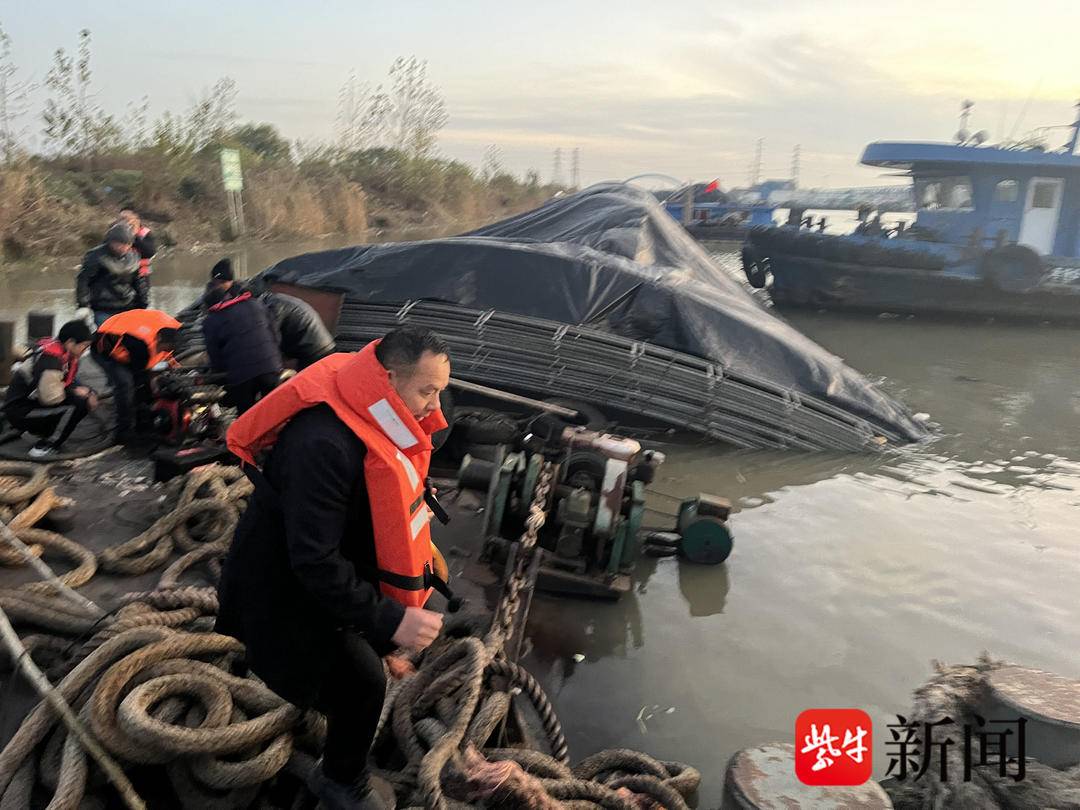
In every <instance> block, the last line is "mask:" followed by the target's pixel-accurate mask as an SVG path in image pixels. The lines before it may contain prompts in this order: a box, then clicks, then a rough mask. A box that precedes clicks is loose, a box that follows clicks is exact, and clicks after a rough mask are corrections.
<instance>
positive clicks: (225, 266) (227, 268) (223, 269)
mask: <svg viewBox="0 0 1080 810" xmlns="http://www.w3.org/2000/svg"><path fill="white" fill-rule="evenodd" d="M210 278H211V279H213V280H215V281H232V280H233V271H232V260H231V259H229V258H228V257H226V258H224V259H222V260H221V261H219V262H218V263H217V264H215V265H214V266H213V267H212V268H211V270H210Z"/></svg>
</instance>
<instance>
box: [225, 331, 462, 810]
mask: <svg viewBox="0 0 1080 810" xmlns="http://www.w3.org/2000/svg"><path fill="white" fill-rule="evenodd" d="M378 349H379V351H377V352H376V356H377V357H378V360H379V362H380V363H381V364H382V365H383V366H384V367H386V368H387V369H388V370H389V371H390V372H391V380H390V382H391V384H392V385H393V387H394V389H395V391H397V393H398V395H399V396H400V397H401V399H402V401H403V402H404V403H405V405H406V407H409V408H410V409H411V410H412V413H413V415H414V416H415V417H416V418H417V419H421V418H423V417H424V416H426V415H427V414H428V413H431V412H433V411H434V410H435V409H437V408H438V406H439V393H440V392H441V391H442V390H443V389H444V388H445V387H446V385H447V383H448V382H449V370H450V364H449V358H448V355H447V348H446V345H445V343H443V342H442V341H441V340H439V339H438V338H437V337H435V336H434V335H432V334H431V333H430V332H419V331H418V330H410V329H402V330H397V332H391V333H390V334H389V335H387V336H386V337H385V338H383V341H382V343H381V344H380V345H379V347H378ZM256 407H262V406H256ZM365 454H366V447H365V445H364V443H363V442H362V441H361V440H360V438H359V437H358V436H357V435H356V434H355V433H354V432H353V431H352V430H351V429H350V428H349V427H348V426H347V425H346V424H345V423H344V422H342V421H341V419H339V418H338V416H337V415H336V414H335V413H334V410H333V409H332V408H331V407H330V406H329V405H326V404H319V405H315V406H314V407H311V408H308V409H306V410H304V411H301V412H300V413H299V414H297V415H296V416H295V417H293V418H292V419H291V420H290V421H289V422H288V423H287V424H286V425H285V427H284V428H282V429H281V432H280V434H279V436H278V439H277V441H276V443H275V444H274V446H273V447H272V448H271V450H270V453H269V457H268V458H267V460H266V462H265V463H264V464H263V474H264V476H265V479H266V482H267V484H268V485H269V490H260V489H258V488H257V489H256V493H255V495H253V496H252V498H251V499H250V500H249V502H248V507H247V509H246V510H245V512H244V515H243V517H242V518H241V519H240V523H239V525H238V526H237V529H236V534H235V536H234V538H233V543H232V546H231V547H230V549H229V554H228V557H227V558H226V561H225V566H224V569H223V571H222V575H221V580H220V583H219V585H218V594H219V598H220V610H219V612H218V618H217V626H216V631H217V632H219V633H225V634H227V635H231V636H234V637H236V638H238V639H240V640H241V641H243V642H244V644H245V645H246V655H247V664H248V666H249V667H250V668H251V670H252V671H253V672H254V673H255V674H257V675H258V676H259V677H260V678H261V679H262V680H263V681H265V682H266V684H267V685H268V686H269V687H270V688H271V689H273V690H274V692H276V693H277V694H279V695H280V696H281V697H283V698H284V699H285V700H287V701H289V702H290V703H293V704H294V705H296V706H299V707H301V708H304V709H306V708H310V707H317V708H318V709H319V710H320V711H322V712H324V713H325V714H326V717H327V735H326V745H325V748H324V750H323V761H322V765H321V767H320V768H319V769H318V771H317V775H316V777H315V778H314V779H313V784H312V788H313V790H314V791H315V792H316V793H317V794H318V795H319V797H320V799H321V800H322V803H323V807H324V808H326V810H368V808H372V809H374V808H381V807H383V806H385V805H384V804H383V803H382V801H381V800H380V799H379V798H378V796H377V794H376V792H375V791H374V790H372V789H371V787H370V784H369V781H368V773H367V756H368V749H369V748H370V746H371V742H372V739H373V737H374V735H375V729H376V727H377V725H378V721H379V714H380V712H381V710H382V704H383V697H384V692H385V688H386V679H385V675H384V673H383V665H382V661H381V656H384V655H386V654H388V653H390V652H392V651H393V650H394V649H395V648H398V647H401V648H411V649H418V650H419V649H423V648H424V647H426V646H428V645H429V644H430V643H431V642H432V641H433V640H434V639H435V637H436V635H437V634H438V632H439V630H440V628H441V626H442V617H441V616H440V615H439V614H438V613H436V612H434V611H430V610H426V609H425V608H421V607H404V606H403V605H401V604H399V603H398V602H396V601H394V600H393V599H391V598H388V597H386V596H384V595H382V593H381V592H380V589H379V586H378V585H377V584H376V582H375V581H374V580H373V579H372V578H371V577H372V574H371V573H369V572H372V571H374V569H375V568H376V558H375V535H374V528H373V525H372V514H371V504H370V502H369V500H368V491H367V485H366V483H365V477H364V457H365ZM270 492H272V493H273V494H272V495H271V494H269V493H270Z"/></svg>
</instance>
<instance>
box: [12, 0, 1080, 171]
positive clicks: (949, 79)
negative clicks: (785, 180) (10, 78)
mask: <svg viewBox="0 0 1080 810" xmlns="http://www.w3.org/2000/svg"><path fill="white" fill-rule="evenodd" d="M665 6H666V7H665ZM0 24H2V25H3V26H4V28H5V29H6V30H7V31H8V33H9V35H10V36H11V38H12V40H13V50H14V57H15V60H16V62H17V63H18V65H19V66H20V68H21V69H22V71H23V72H24V74H26V75H29V76H31V77H33V78H35V79H38V80H41V79H43V78H44V76H45V73H46V72H47V71H48V67H49V63H50V61H51V58H52V53H53V51H55V49H56V48H58V47H64V48H66V49H68V50H69V51H71V50H74V48H75V45H76V36H77V32H78V30H79V29H80V28H83V27H87V28H89V29H90V30H91V31H92V34H93V67H94V81H95V85H96V88H97V95H98V99H99V101H100V102H101V104H102V105H103V106H104V107H105V108H106V109H108V110H109V111H111V112H113V113H122V112H123V111H124V110H125V108H126V105H127V103H128V102H129V101H138V100H139V99H140V98H141V97H142V96H143V95H147V96H149V98H150V103H151V110H152V112H153V113H155V114H157V113H160V112H161V111H163V110H166V109H169V110H172V111H181V110H182V109H183V108H184V107H186V106H187V105H189V104H190V103H191V102H192V101H193V100H194V98H195V97H196V96H197V95H198V94H199V93H200V92H201V91H202V90H204V89H206V88H209V87H210V86H211V85H212V84H213V83H214V81H215V80H216V79H217V78H219V77H221V76H224V75H227V76H231V77H232V78H233V79H235V80H236V82H237V86H238V90H239V96H238V108H239V112H240V115H241V117H242V119H245V120H246V119H251V120H255V121H268V122H271V123H273V124H275V125H276V126H277V127H278V128H279V129H280V130H281V131H282V133H283V134H285V135H286V136H287V137H289V138H303V139H321V140H327V139H329V138H330V137H331V136H332V132H333V122H334V116H335V112H336V105H337V95H338V91H339V89H340V87H341V85H342V83H343V82H344V81H345V79H346V77H347V76H348V74H349V71H350V70H355V71H356V73H357V74H358V76H360V77H361V78H363V79H366V80H368V81H370V82H372V83H373V84H377V83H379V82H380V81H382V80H383V79H384V78H385V74H386V69H387V67H388V66H389V65H390V63H391V62H392V61H393V60H394V58H395V57H397V56H408V55H413V54H415V55H416V56H418V57H420V58H422V59H426V60H427V61H428V63H429V76H430V78H431V80H432V81H433V82H434V83H435V84H436V85H437V86H438V87H439V88H441V90H442V92H443V94H444V96H445V98H446V104H447V109H448V112H449V114H450V122H449V124H448V125H447V127H446V129H445V130H444V132H443V134H442V137H441V139H440V150H441V151H442V153H443V154H445V155H447V156H450V157H454V158H460V159H463V160H466V161H469V162H472V163H474V164H479V163H480V161H481V159H482V156H483V153H484V150H485V148H486V147H487V146H488V145H489V144H497V145H498V146H499V147H500V148H501V150H502V154H503V160H504V163H505V165H506V166H507V167H508V168H509V169H511V170H513V171H516V172H524V171H525V170H527V169H529V168H535V169H537V170H538V171H539V172H540V173H541V176H542V177H544V178H545V179H547V178H549V177H550V175H551V172H552V155H553V151H554V150H555V148H556V147H561V148H562V149H563V154H564V161H563V163H564V171H566V172H568V170H569V151H570V150H572V149H573V148H575V147H577V148H580V150H581V169H582V180H583V182H584V183H589V182H593V181H597V180H603V179H610V178H620V179H622V178H626V177H628V176H630V175H633V174H638V173H642V172H661V173H666V174H671V175H675V176H676V177H679V178H691V177H692V178H695V179H699V180H709V179H713V178H719V179H720V181H721V183H722V185H723V186H724V187H725V188H726V187H730V186H733V185H741V184H745V182H746V179H747V175H748V169H749V166H750V164H751V161H752V158H753V153H754V146H755V143H756V141H757V139H758V138H763V139H764V161H763V164H764V165H763V174H764V175H765V176H768V177H786V176H788V175H789V173H790V165H791V152H792V148H793V147H794V146H795V145H796V144H801V147H802V173H801V184H802V185H804V186H823V185H827V186H840V185H871V184H874V185H876V184H880V183H884V182H890V181H889V180H887V179H884V178H882V175H881V172H880V170H876V169H869V168H862V167H859V166H858V163H857V161H858V156H859V153H860V151H861V149H862V147H863V146H864V145H865V144H866V143H867V142H869V141H871V140H880V139H916V140H947V139H949V138H950V137H951V136H952V134H953V133H954V132H955V131H956V129H957V122H958V110H959V104H960V101H961V100H962V99H963V98H971V99H972V100H974V101H975V102H976V106H975V111H974V115H973V119H972V128H973V129H987V130H989V132H990V136H991V138H992V139H995V140H996V139H998V138H1002V137H1007V136H1008V135H1009V134H1010V133H1011V132H1012V133H1014V134H1016V135H1019V134H1021V133H1023V132H1026V131H1028V130H1031V129H1034V128H1035V127H1039V126H1048V125H1059V124H1067V123H1069V122H1070V121H1071V120H1072V117H1073V110H1072V105H1073V103H1074V101H1075V100H1076V98H1077V97H1078V96H1080V48H1078V47H1077V45H1076V35H1077V30H1078V27H1080V25H1078V24H1080V4H1078V3H1077V2H1076V0H1072V2H1047V1H1046V0H1041V1H1040V0H1034V1H1033V2H1026V3H1018V2H1015V0H1013V1H1012V2H997V0H982V2H979V3H974V2H956V0H936V2H924V0H903V1H902V2H883V3H866V2H864V1H862V0H860V2H847V1H846V0H815V1H814V2H810V3H807V2H796V1H795V0H755V1H754V2H753V3H746V4H734V3H721V2H715V1H714V2H706V3H683V4H680V5H678V6H674V5H671V6H668V5H667V4H661V3H659V2H637V0H619V2H607V0H604V2H595V1H594V2H582V1H581V0H577V2H568V1H567V2H564V0H543V1H542V2H536V0H530V2H527V3H523V2H516V0H497V1H494V2H487V1H486V0H485V1H483V2H480V1H479V0H477V1H475V2H473V1H470V0H456V2H452V3H448V2H438V3H437V2H419V0H391V2H380V3H373V2H366V0H353V1H352V2H340V3H338V2H315V1H314V0H312V1H311V2H307V3H304V4H301V3H297V2H291V3H285V2H279V1H278V0H261V2H256V1H255V0H232V1H231V2H229V1H226V2H221V1H220V0H219V2H205V1H204V0H185V1H184V2H172V3H169V4H164V3H161V4H159V3H154V2H143V3H141V4H126V3H88V2H81V3H80V2H73V1H69V0H46V1H45V2H29V1H28V0H0ZM39 107H40V105H38V108H39ZM26 123H27V125H28V127H29V129H30V131H31V134H32V133H33V132H34V131H36V130H38V129H40V123H39V121H38V119H37V118H36V117H35V118H33V120H29V121H27V122H26ZM1050 140H1051V143H1052V144H1053V145H1055V146H1056V145H1057V144H1058V143H1059V142H1060V141H1062V140H1064V135H1063V134H1060V133H1054V134H1053V136H1052V137H1051V139H1050Z"/></svg>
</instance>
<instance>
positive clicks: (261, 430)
mask: <svg viewBox="0 0 1080 810" xmlns="http://www.w3.org/2000/svg"><path fill="white" fill-rule="evenodd" d="M378 343H379V341H377V340H376V341H374V342H372V343H369V344H368V345H367V346H365V347H364V348H363V349H361V350H360V351H359V352H357V353H355V354H332V355H330V356H328V357H324V358H323V359H322V360H319V361H318V362H317V363H314V364H313V365H311V366H308V367H307V368H306V369H304V370H303V371H302V372H301V373H300V374H297V375H296V376H295V377H293V378H292V379H291V380H289V381H288V382H286V383H284V384H282V385H279V386H278V387H277V388H275V389H274V390H273V391H271V392H270V393H269V394H267V395H266V396H264V397H263V398H262V399H260V400H259V401H258V402H257V403H256V404H255V406H254V407H253V408H251V409H250V410H248V411H247V412H245V413H244V414H243V415H242V416H240V417H239V418H238V419H237V420H236V421H235V422H233V423H232V426H231V427H230V428H229V432H228V434H227V435H226V441H227V443H228V445H229V449H230V450H231V451H232V452H233V453H235V454H236V455H237V456H239V457H240V458H241V459H242V460H243V461H244V462H246V463H247V464H250V465H252V466H254V465H255V453H257V452H258V451H260V450H263V449H265V448H267V447H270V446H272V445H273V444H274V442H275V441H276V440H277V437H278V434H279V433H280V431H281V429H282V428H283V427H284V426H285V425H286V424H287V423H288V421H289V420H290V419H292V418H293V417H294V416H295V415H296V414H298V413H299V412H300V411H303V410H305V409H307V408H310V407H312V406H314V405H319V404H322V403H325V404H327V405H329V406H330V407H331V408H333V410H334V413H335V414H336V415H337V417H338V419H340V420H341V421H342V422H344V423H345V424H346V425H347V426H348V428H349V429H350V430H351V431H352V432H353V433H355V434H356V436H357V437H358V438H359V439H360V440H361V441H362V442H363V443H364V445H365V447H366V448H367V453H366V454H365V456H364V481H365V483H366V484H367V491H368V499H369V501H370V502H371V522H372V527H373V529H374V533H375V560H376V567H377V569H378V570H377V576H378V579H379V588H380V590H381V591H382V593H383V595H384V596H387V597H389V598H391V599H393V600H394V601H396V602H399V603H401V604H402V605H405V606H406V607H410V606H411V607H421V606H423V604H424V603H425V602H427V599H428V597H429V596H430V595H431V590H432V587H434V586H436V580H435V576H434V573H433V562H432V545H431V529H430V526H429V521H430V520H431V517H432V514H431V510H430V509H428V506H427V504H426V503H425V499H424V494H425V479H426V477H427V473H428V465H429V464H430V462H431V452H432V444H431V434H432V433H436V432H437V431H439V430H442V429H443V428H445V427H446V420H445V419H444V418H443V415H442V411H435V412H434V413H432V414H431V415H429V416H427V417H425V418H424V419H423V420H422V421H419V422H418V421H417V420H416V418H415V417H414V416H413V415H412V414H411V413H409V410H408V408H406V407H405V403H403V402H402V401H401V398H400V397H399V396H398V395H397V393H396V392H395V391H394V388H393V386H392V385H391V384H390V378H389V376H388V374H387V371H386V369H385V368H384V367H383V365H382V363H380V362H379V359H378V358H377V357H376V356H375V347H376V346H377V345H378ZM442 584H443V583H441V582H440V583H438V584H437V585H439V586H441V585H442ZM440 589H442V588H440Z"/></svg>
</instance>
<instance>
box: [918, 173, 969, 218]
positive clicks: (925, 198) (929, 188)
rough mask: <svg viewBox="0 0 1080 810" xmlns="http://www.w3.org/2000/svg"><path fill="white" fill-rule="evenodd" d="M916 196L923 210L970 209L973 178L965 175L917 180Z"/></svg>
mask: <svg viewBox="0 0 1080 810" xmlns="http://www.w3.org/2000/svg"><path fill="white" fill-rule="evenodd" d="M915 198H916V199H917V200H918V201H919V209H920V210H923V211H970V210H972V207H973V206H972V198H971V180H970V179H969V178H967V177H964V176H958V177H935V178H933V179H925V180H916V181H915Z"/></svg>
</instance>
